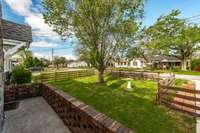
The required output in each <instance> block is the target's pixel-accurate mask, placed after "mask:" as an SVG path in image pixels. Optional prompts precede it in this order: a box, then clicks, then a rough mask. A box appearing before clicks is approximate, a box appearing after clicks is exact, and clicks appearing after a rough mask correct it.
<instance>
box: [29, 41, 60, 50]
mask: <svg viewBox="0 0 200 133" xmlns="http://www.w3.org/2000/svg"><path fill="white" fill-rule="evenodd" d="M31 46H33V47H39V48H55V47H57V46H58V45H57V44H54V43H49V42H46V41H38V42H33V43H31Z"/></svg>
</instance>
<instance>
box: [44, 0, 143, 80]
mask: <svg viewBox="0 0 200 133" xmlns="http://www.w3.org/2000/svg"><path fill="white" fill-rule="evenodd" d="M43 5H44V13H43V14H44V19H45V22H46V23H48V24H49V25H51V26H52V27H53V29H54V31H56V32H57V33H58V34H59V35H60V36H61V37H62V38H63V39H66V38H67V37H69V36H71V35H72V36H75V37H76V38H77V39H78V41H79V45H81V47H82V48H83V49H85V50H86V51H87V53H88V56H87V57H89V61H90V64H91V65H92V66H93V67H95V68H96V69H97V70H98V71H99V82H103V72H104V70H105V69H106V67H107V65H108V63H109V61H110V60H112V58H113V57H114V56H115V55H116V54H118V53H119V52H120V51H121V50H123V49H125V48H127V45H128V44H130V43H131V42H132V41H134V36H135V34H136V32H137V30H138V26H139V24H138V19H140V18H141V17H143V0H74V1H71V0H44V1H43Z"/></svg>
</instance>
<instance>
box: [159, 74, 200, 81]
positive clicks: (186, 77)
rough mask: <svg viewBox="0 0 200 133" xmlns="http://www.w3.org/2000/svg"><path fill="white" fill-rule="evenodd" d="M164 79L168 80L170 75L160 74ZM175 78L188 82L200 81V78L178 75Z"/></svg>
mask: <svg viewBox="0 0 200 133" xmlns="http://www.w3.org/2000/svg"><path fill="white" fill-rule="evenodd" d="M160 76H161V77H162V78H166V77H168V76H169V74H166V73H164V74H160ZM175 77H176V78H177V79H186V80H192V81H200V76H193V75H181V74H176V75H175Z"/></svg>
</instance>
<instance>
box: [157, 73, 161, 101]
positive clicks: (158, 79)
mask: <svg viewBox="0 0 200 133" xmlns="http://www.w3.org/2000/svg"><path fill="white" fill-rule="evenodd" d="M160 96H161V94H160V73H158V77H157V96H156V104H157V105H160Z"/></svg>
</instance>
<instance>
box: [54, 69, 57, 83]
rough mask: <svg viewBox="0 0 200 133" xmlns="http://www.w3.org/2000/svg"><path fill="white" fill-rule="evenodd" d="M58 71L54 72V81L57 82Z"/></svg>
mask: <svg viewBox="0 0 200 133" xmlns="http://www.w3.org/2000/svg"><path fill="white" fill-rule="evenodd" d="M56 75H57V74H56V71H55V73H54V81H55V82H56Z"/></svg>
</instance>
